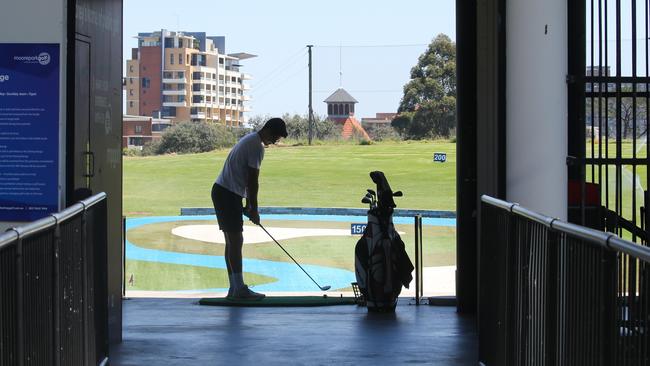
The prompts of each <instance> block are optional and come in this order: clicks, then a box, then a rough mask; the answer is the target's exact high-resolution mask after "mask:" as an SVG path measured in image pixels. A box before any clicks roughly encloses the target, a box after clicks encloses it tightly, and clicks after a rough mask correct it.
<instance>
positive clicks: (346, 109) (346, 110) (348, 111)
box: [343, 104, 350, 114]
mask: <svg viewBox="0 0 650 366" xmlns="http://www.w3.org/2000/svg"><path fill="white" fill-rule="evenodd" d="M343 114H350V105H349V104H346V105H345V112H344V113H343Z"/></svg>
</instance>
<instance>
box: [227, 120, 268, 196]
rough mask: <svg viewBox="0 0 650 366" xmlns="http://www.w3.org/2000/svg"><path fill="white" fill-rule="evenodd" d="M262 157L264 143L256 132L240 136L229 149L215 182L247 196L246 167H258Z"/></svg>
mask: <svg viewBox="0 0 650 366" xmlns="http://www.w3.org/2000/svg"><path fill="white" fill-rule="evenodd" d="M262 159H264V144H262V139H260V135H258V134H257V132H253V133H249V134H248V135H246V136H244V137H242V139H241V140H239V142H237V144H235V146H234V147H233V148H232V150H230V153H229V154H228V157H227V158H226V162H225V163H224V164H223V169H222V170H221V174H219V177H217V181H216V182H217V184H219V185H220V186H222V187H224V188H226V189H227V190H229V191H231V192H233V193H235V194H237V195H238V196H241V197H247V195H246V185H247V183H248V168H249V167H251V168H255V169H259V168H260V166H261V165H262Z"/></svg>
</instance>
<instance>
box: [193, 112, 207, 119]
mask: <svg viewBox="0 0 650 366" xmlns="http://www.w3.org/2000/svg"><path fill="white" fill-rule="evenodd" d="M190 118H194V119H205V113H203V112H199V113H196V114H190Z"/></svg>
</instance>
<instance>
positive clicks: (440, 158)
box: [433, 153, 447, 163]
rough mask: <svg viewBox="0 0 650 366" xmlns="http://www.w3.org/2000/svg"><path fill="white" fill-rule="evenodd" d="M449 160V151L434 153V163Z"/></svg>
mask: <svg viewBox="0 0 650 366" xmlns="http://www.w3.org/2000/svg"><path fill="white" fill-rule="evenodd" d="M445 161H447V153H433V162H434V163H444V162H445Z"/></svg>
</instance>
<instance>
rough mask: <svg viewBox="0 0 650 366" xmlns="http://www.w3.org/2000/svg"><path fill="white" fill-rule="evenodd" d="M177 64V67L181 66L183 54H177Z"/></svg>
mask: <svg viewBox="0 0 650 366" xmlns="http://www.w3.org/2000/svg"><path fill="white" fill-rule="evenodd" d="M178 64H179V65H182V64H183V54H182V53H179V54H178Z"/></svg>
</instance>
